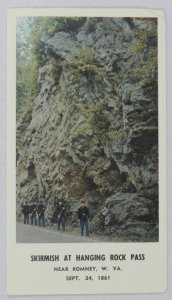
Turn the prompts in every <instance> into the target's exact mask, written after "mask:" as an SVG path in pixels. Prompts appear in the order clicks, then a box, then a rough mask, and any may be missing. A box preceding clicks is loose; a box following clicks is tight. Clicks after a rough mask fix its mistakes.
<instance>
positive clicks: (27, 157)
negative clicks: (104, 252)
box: [17, 18, 158, 241]
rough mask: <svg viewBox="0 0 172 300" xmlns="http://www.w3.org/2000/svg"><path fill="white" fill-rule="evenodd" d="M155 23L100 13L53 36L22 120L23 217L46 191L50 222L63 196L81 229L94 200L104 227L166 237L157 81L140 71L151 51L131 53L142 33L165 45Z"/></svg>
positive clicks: (144, 237)
mask: <svg viewBox="0 0 172 300" xmlns="http://www.w3.org/2000/svg"><path fill="white" fill-rule="evenodd" d="M151 26H153V25H151V23H149V22H147V21H145V20H139V19H134V20H132V22H131V20H129V19H127V18H123V19H122V18H114V19H108V18H107V19H106V18H105V19H102V18H91V19H87V20H86V22H85V24H84V25H83V26H82V27H81V28H79V29H78V30H77V31H75V32H73V33H72V32H70V33H69V32H63V31H62V32H57V33H56V34H55V35H54V36H53V37H52V38H51V39H49V40H46V41H44V43H45V55H46V57H47V60H46V64H45V65H44V66H43V67H42V68H41V69H40V72H39V78H38V81H39V84H40V85H41V91H40V93H39V95H38V96H37V98H36V99H35V101H34V103H33V108H32V113H31V114H29V115H26V116H25V117H24V118H23V119H22V120H20V122H19V123H18V125H17V214H18V216H20V213H19V212H20V206H21V203H22V202H23V201H24V200H28V201H31V200H35V201H38V200H39V199H40V198H41V199H44V202H45V205H46V217H47V220H48V219H49V218H50V216H51V214H52V212H53V207H54V201H55V200H57V199H63V200H65V201H66V202H67V204H68V207H69V217H68V219H69V220H68V221H69V223H70V224H71V225H72V226H75V225H76V223H77V215H76V211H77V208H78V206H79V203H80V201H81V200H85V201H86V203H87V205H88V206H89V208H90V212H91V220H92V226H93V231H94V232H96V233H97V234H102V235H110V236H112V237H113V236H114V237H116V238H118V237H119V240H124V241H134V240H140V241H149V240H151V241H155V240H157V239H158V121H157V116H158V111H157V82H156V81H153V80H152V81H151V80H150V82H149V83H148V84H145V85H144V84H140V82H141V81H140V78H135V79H133V78H131V73H130V70H131V69H132V68H133V66H134V65H136V64H138V65H139V64H141V63H142V61H143V62H144V60H145V59H146V55H147V52H146V51H142V52H140V53H138V54H137V55H136V54H132V51H130V48H131V47H132V46H135V45H136V34H137V32H139V30H142V31H145V32H148V33H149V32H151V34H150V35H149V41H148V45H147V46H146V47H148V46H149V45H155V44H156V31H153V30H152V27H151ZM145 76H146V75H145ZM142 79H143V78H142ZM145 79H147V78H146V77H145Z"/></svg>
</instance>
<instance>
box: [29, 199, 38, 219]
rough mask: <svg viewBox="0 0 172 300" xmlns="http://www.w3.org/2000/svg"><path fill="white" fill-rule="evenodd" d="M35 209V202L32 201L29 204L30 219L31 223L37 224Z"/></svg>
mask: <svg viewBox="0 0 172 300" xmlns="http://www.w3.org/2000/svg"><path fill="white" fill-rule="evenodd" d="M36 211H37V207H36V204H35V203H34V202H33V201H32V202H31V204H30V221H31V225H33V224H34V225H37V218H36Z"/></svg>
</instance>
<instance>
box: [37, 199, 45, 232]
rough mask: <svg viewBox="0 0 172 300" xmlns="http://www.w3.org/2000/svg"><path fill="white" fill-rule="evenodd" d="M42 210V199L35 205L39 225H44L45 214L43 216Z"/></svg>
mask: <svg viewBox="0 0 172 300" xmlns="http://www.w3.org/2000/svg"><path fill="white" fill-rule="evenodd" d="M44 212H45V206H44V204H43V203H42V201H40V202H39V204H38V206H37V213H38V223H39V226H41V225H42V226H43V227H45V216H44Z"/></svg>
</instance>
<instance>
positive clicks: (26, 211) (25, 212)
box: [22, 201, 29, 224]
mask: <svg viewBox="0 0 172 300" xmlns="http://www.w3.org/2000/svg"><path fill="white" fill-rule="evenodd" d="M22 213H23V215H24V224H29V204H28V203H27V201H26V202H25V203H24V205H23V208H22Z"/></svg>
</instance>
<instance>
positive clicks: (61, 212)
mask: <svg viewBox="0 0 172 300" xmlns="http://www.w3.org/2000/svg"><path fill="white" fill-rule="evenodd" d="M65 223H66V208H65V205H64V203H63V202H62V201H59V205H58V221H57V225H58V230H60V225H61V224H62V228H63V231H65Z"/></svg>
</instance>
